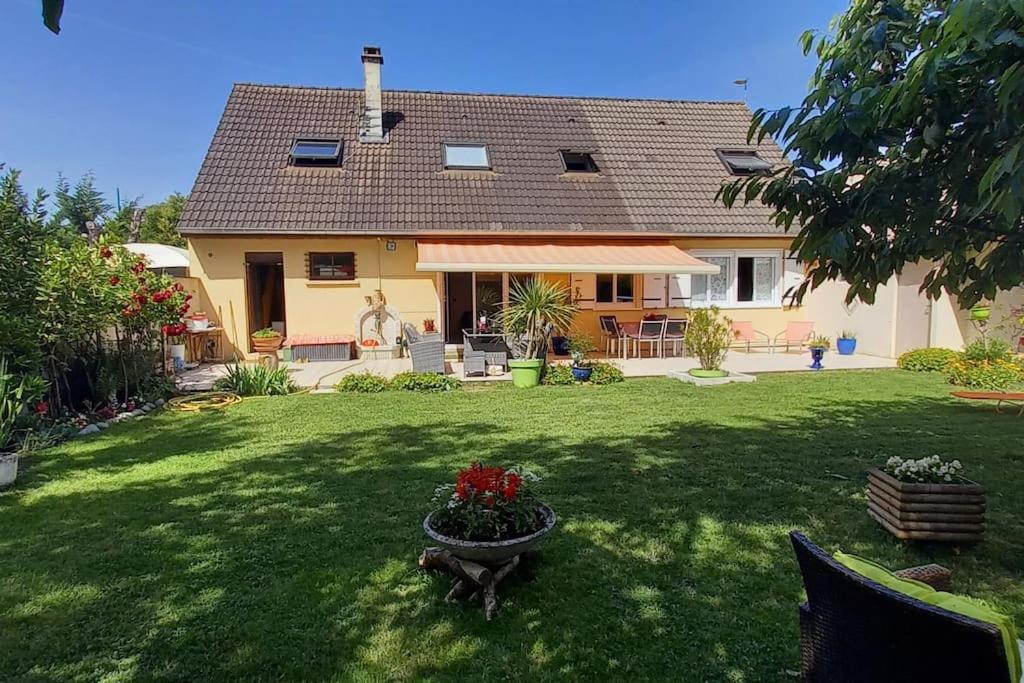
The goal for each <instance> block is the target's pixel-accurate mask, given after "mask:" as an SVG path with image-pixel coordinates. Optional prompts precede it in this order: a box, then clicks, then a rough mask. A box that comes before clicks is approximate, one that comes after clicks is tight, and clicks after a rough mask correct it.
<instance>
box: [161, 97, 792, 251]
mask: <svg viewBox="0 0 1024 683" xmlns="http://www.w3.org/2000/svg"><path fill="white" fill-rule="evenodd" d="M383 97H384V108H385V110H386V111H387V112H390V115H389V116H388V118H389V120H392V121H396V123H394V125H393V126H392V127H391V129H390V142H389V143H387V144H383V145H381V144H376V145H374V144H361V143H359V142H358V141H357V140H356V123H357V118H358V117H357V114H356V113H357V112H358V111H359V110H360V109H361V108H362V100H363V95H362V91H361V90H352V89H336V88H304V87H289V86H268V85H249V84H238V85H236V86H235V87H234V89H233V90H232V92H231V95H230V97H229V98H228V102H227V105H226V107H225V109H224V114H223V116H222V117H221V121H220V124H219V126H218V128H217V132H216V134H215V135H214V138H213V141H212V142H211V144H210V149H209V151H208V152H207V155H206V159H205V160H204V162H203V165H202V168H201V169H200V171H199V174H198V176H197V178H196V182H195V186H194V188H193V190H192V193H191V196H190V198H189V201H188V204H187V206H186V209H185V214H184V216H183V217H182V221H181V224H180V229H181V230H182V231H183V232H185V233H199V232H213V233H231V234H237V233H251V234H273V233H310V234H319V233H339V234H344V233H366V232H379V233H396V234H397V233H417V234H420V233H453V232H476V231H480V232H493V231H495V230H500V231H502V232H548V231H556V232H560V231H566V232H570V231H571V232H581V231H582V232H591V233H628V232H655V233H670V234H779V233H781V232H782V230H781V228H778V227H776V226H775V225H773V224H772V222H771V221H770V219H769V210H768V209H767V208H765V207H763V206H760V205H758V206H753V205H752V206H748V207H742V206H741V207H736V208H734V209H731V210H729V209H726V208H724V207H723V206H721V205H720V204H717V203H716V202H715V200H714V197H715V192H716V191H717V189H718V187H719V186H720V184H721V183H722V181H723V180H726V179H728V177H729V176H728V174H727V172H726V171H725V169H724V167H723V166H722V164H721V162H720V161H719V160H718V157H717V156H716V155H715V152H714V150H715V148H719V147H729V148H738V149H752V148H754V147H751V146H749V145H747V144H746V132H747V128H748V126H749V125H750V116H751V115H750V111H749V109H747V107H746V105H744V104H742V103H738V102H691V101H666V100H626V99H618V100H617V99H599V98H578V97H540V96H526V95H473V94H459V93H434V92H410V91H384V94H383ZM662 122H663V123H662ZM312 135H315V136H338V137H340V138H342V139H343V140H344V147H343V165H342V167H341V168H295V167H291V166H289V165H288V155H289V152H290V150H291V144H292V141H293V140H294V139H295V138H296V137H301V136H312ZM445 141H459V142H482V143H486V144H487V146H488V151H489V153H490V156H491V163H492V165H493V172H472V171H469V172H467V171H445V170H444V169H443V168H442V167H441V163H442V162H441V144H442V143H443V142H445ZM565 148H575V149H581V150H588V151H591V152H593V154H594V158H595V160H596V162H597V164H598V166H599V167H600V169H601V173H600V175H598V176H595V177H575V178H574V177H565V176H564V175H563V173H562V166H561V160H560V159H559V155H558V150H560V149H565ZM756 149H757V150H758V153H759V154H760V155H761V156H763V157H764V158H765V159H767V160H768V161H770V162H772V163H782V162H783V156H782V153H781V151H780V150H779V149H778V147H777V146H776V145H775V144H774V143H772V142H771V141H767V140H766V141H765V142H764V143H762V144H761V145H760V146H757V147H756Z"/></svg>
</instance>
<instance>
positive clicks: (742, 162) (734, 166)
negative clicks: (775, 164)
mask: <svg viewBox="0 0 1024 683" xmlns="http://www.w3.org/2000/svg"><path fill="white" fill-rule="evenodd" d="M718 158H719V159H721V160H722V163H723V164H725V167H726V168H727V169H728V170H729V173H731V174H733V175H755V174H758V173H767V172H768V171H770V170H772V165H771V164H770V163H768V162H767V161H765V160H764V159H762V158H761V157H759V156H757V152H751V151H749V150H736V149H728V150H726V149H720V150H718Z"/></svg>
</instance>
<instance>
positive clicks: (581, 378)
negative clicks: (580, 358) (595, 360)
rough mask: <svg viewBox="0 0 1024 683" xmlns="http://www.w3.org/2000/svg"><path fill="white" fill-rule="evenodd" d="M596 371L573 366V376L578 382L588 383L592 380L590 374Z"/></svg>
mask: <svg viewBox="0 0 1024 683" xmlns="http://www.w3.org/2000/svg"><path fill="white" fill-rule="evenodd" d="M593 371H594V368H578V367H576V366H575V365H574V366H572V376H573V377H574V378H575V379H576V381H577V382H586V381H588V380H590V373H592V372H593Z"/></svg>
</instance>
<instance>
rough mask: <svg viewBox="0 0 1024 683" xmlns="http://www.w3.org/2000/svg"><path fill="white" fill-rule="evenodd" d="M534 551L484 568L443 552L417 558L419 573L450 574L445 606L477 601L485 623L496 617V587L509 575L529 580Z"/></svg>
mask: <svg viewBox="0 0 1024 683" xmlns="http://www.w3.org/2000/svg"><path fill="white" fill-rule="evenodd" d="M536 558H537V551H536V550H527V551H526V552H524V553H521V554H519V555H516V556H515V557H513V558H512V559H510V560H508V561H507V562H504V563H503V564H499V565H485V564H481V563H479V562H473V561H472V560H465V559H462V558H460V557H456V556H455V555H452V554H451V552H450V551H448V550H445V549H444V548H437V547H431V548H426V549H425V550H424V551H423V554H421V555H420V560H419V566H420V569H440V570H444V571H448V572H450V573H451V574H452V576H453V578H452V586H451V590H449V591H448V595H446V596H445V597H444V599H445V602H457V601H458V600H466V601H468V602H474V601H476V600H481V601H482V602H483V607H484V617H485V618H486V619H487V621H490V620H491V619H493V618H494V615H495V614H497V613H498V595H497V588H498V584H499V583H501V582H502V581H503V580H505V579H506V578H508V577H509V576H510V575H512V574H513V573H517V574H519V575H521V576H522V577H523V578H525V579H532V578H533V571H532V570H533V566H534V565H535V563H536Z"/></svg>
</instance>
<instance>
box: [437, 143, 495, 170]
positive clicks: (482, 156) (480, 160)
mask: <svg viewBox="0 0 1024 683" xmlns="http://www.w3.org/2000/svg"><path fill="white" fill-rule="evenodd" d="M444 167H445V168H458V169H477V170H479V169H484V170H486V169H489V168H490V167H491V160H490V155H488V154H487V145H480V144H455V143H448V142H446V143H444Z"/></svg>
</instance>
